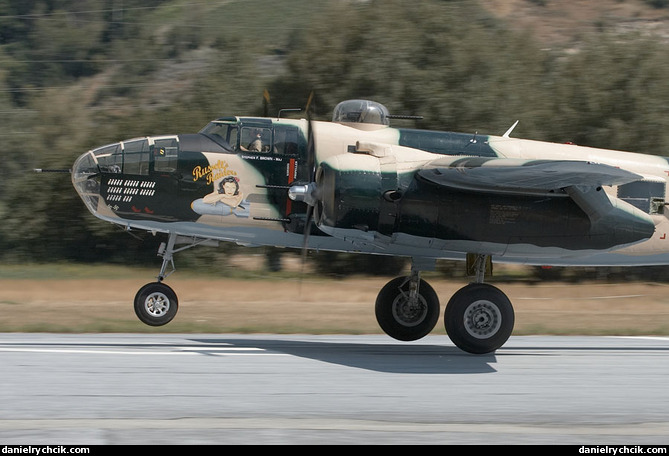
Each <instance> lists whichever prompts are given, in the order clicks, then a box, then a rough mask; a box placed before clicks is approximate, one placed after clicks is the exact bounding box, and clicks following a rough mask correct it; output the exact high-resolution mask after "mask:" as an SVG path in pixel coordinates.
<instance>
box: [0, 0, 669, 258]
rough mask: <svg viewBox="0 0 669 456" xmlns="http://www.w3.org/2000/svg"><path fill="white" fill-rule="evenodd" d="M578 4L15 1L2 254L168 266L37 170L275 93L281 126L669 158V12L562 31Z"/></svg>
mask: <svg viewBox="0 0 669 456" xmlns="http://www.w3.org/2000/svg"><path fill="white" fill-rule="evenodd" d="M565 3H568V4H571V3H573V4H574V5H576V6H583V4H584V3H592V2H557V1H551V0H542V1H537V0H508V1H504V0H498V1H490V2H479V1H476V0H469V1H468V0H459V1H456V0H453V1H445V0H418V1H415V2H410V3H409V2H403V1H400V0H383V1H379V0H367V1H361V0H337V1H329V0H280V1H276V2H267V1H263V0H243V1H242V0H237V1H235V0H227V1H208V2H204V1H198V0H193V1H180V0H172V1H166V0H149V1H147V0H143V1H140V0H78V1H74V0H22V1H19V0H0V62H2V64H1V65H0V123H1V124H2V130H1V131H0V144H1V146H2V147H1V153H2V160H0V173H2V179H1V180H0V217H1V218H2V220H3V223H2V224H0V256H2V258H3V260H4V261H26V260H30V261H35V260H39V261H56V260H76V261H96V260H100V259H103V260H105V261H113V262H120V263H122V262H126V263H133V264H137V263H140V262H143V261H150V262H152V264H154V262H155V248H156V243H157V242H158V241H159V240H155V239H152V238H151V237H148V238H147V239H146V240H144V241H142V240H137V239H135V238H133V237H130V236H128V235H126V234H122V233H120V232H119V230H118V228H116V227H114V226H111V225H109V224H107V223H104V222H101V221H98V220H97V219H95V218H94V217H92V216H90V214H88V212H87V211H86V209H85V208H84V205H83V204H82V203H81V201H80V200H79V198H78V196H77V195H76V193H75V192H74V190H73V189H72V187H71V184H70V181H69V179H68V178H63V176H62V175H61V176H59V175H46V174H33V173H32V169H33V168H69V167H71V165H72V162H73V161H74V159H75V158H76V157H78V156H79V155H80V154H81V153H83V152H84V151H85V150H87V149H90V148H92V147H95V146H99V145H102V144H105V143H109V142H113V141H118V140H121V139H125V138H130V137H134V136H140V135H157V134H164V133H185V132H195V131H197V130H199V129H200V128H201V127H202V126H203V125H204V124H206V122H207V121H209V120H210V119H212V118H215V117H219V116H223V115H233V114H240V115H241V114H243V115H259V114H261V113H262V103H261V101H262V93H263V90H264V89H268V90H269V91H270V93H271V96H272V98H271V106H270V109H271V113H272V114H275V113H276V112H277V111H278V109H280V108H293V107H299V106H303V105H304V103H305V100H306V99H307V97H308V95H309V93H310V92H311V91H313V92H314V93H315V104H314V106H315V115H316V116H317V117H318V118H322V119H328V118H329V116H330V112H331V110H332V108H333V107H334V105H335V104H336V103H338V102H339V101H341V100H343V99H348V98H370V99H375V100H377V101H379V102H381V103H383V104H385V105H386V106H388V107H389V109H390V110H391V111H392V112H394V113H401V114H417V115H421V116H424V119H423V120H422V121H417V122H415V123H414V121H411V122H409V121H402V122H404V124H402V125H403V126H409V127H417V128H431V129H441V130H454V131H478V132H480V133H483V134H501V133H503V132H504V131H505V130H506V129H507V128H508V127H509V126H510V125H511V124H512V123H513V122H514V121H515V120H517V119H519V120H520V124H519V126H518V127H517V129H516V130H515V132H514V134H515V135H516V136H519V137H525V138H530V139H538V140H547V141H556V142H565V141H572V142H575V143H578V144H582V145H588V146H595V147H605V148H613V149H622V150H630V151H639V152H645V153H651V154H658V155H667V156H669V115H668V113H669V83H667V73H669V52H667V51H668V50H669V49H668V48H667V46H669V43H668V40H667V36H669V35H666V34H665V31H666V23H667V20H666V17H667V16H669V9H667V8H668V5H666V4H665V2H662V1H650V0H649V1H645V0H611V2H610V5H609V6H611V8H612V9H609V10H608V11H609V12H608V13H606V12H605V11H604V10H602V11H603V12H602V13H601V14H600V15H594V14H593V15H592V18H591V19H588V18H586V16H585V15H584V14H582V15H581V16H580V20H579V21H578V24H575V25H574V27H573V28H569V26H568V25H562V26H561V27H562V28H560V27H558V26H557V25H556V24H560V20H561V19H562V18H563V17H564V16H565V14H567V13H566V12H564V11H560V9H559V8H560V6H559V5H564V4H565ZM597 3H599V2H597ZM602 3H606V2H602ZM611 11H616V12H617V14H618V16H616V15H615V14H613V15H612V13H611ZM591 13H592V12H591ZM623 16H624V17H623ZM588 17H589V16H588ZM524 24H525V25H524ZM527 24H532V26H529V25H527ZM629 24H636V25H635V26H629ZM556 29H557V30H560V33H558V34H557V35H555V33H556ZM555 36H560V37H561V39H559V40H558V39H556V38H555ZM551 37H552V38H551ZM398 125H399V124H398ZM233 248H234V247H230V246H225V247H221V249H219V250H218V253H221V252H225V251H226V249H233ZM208 255H216V252H212V253H208Z"/></svg>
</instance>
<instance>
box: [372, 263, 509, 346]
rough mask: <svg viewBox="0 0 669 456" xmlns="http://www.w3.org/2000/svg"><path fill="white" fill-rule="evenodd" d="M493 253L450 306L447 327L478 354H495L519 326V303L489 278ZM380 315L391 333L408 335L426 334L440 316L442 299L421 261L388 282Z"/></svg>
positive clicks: (380, 296) (456, 341)
mask: <svg viewBox="0 0 669 456" xmlns="http://www.w3.org/2000/svg"><path fill="white" fill-rule="evenodd" d="M487 260H488V258H487V257H486V256H483V255H477V256H476V257H475V261H474V264H473V266H474V269H475V273H476V279H475V281H474V282H473V283H470V284H469V285H467V286H465V287H463V288H461V289H460V290H458V291H457V292H456V293H455V294H454V295H453V296H452V297H451V299H450V301H449V302H448V304H447V305H446V310H445V311H444V326H445V328H446V333H447V334H448V336H449V337H450V339H451V341H452V342H453V343H454V344H455V345H456V346H457V347H459V348H460V349H462V350H464V351H466V352H469V353H475V354H483V353H490V352H493V351H495V350H497V349H498V348H499V347H501V346H502V345H504V343H505V342H506V341H507V339H508V338H509V336H511V332H512V331H513V324H514V312H513V306H512V305H511V302H510V301H509V298H507V297H506V295H505V294H504V293H502V292H501V291H500V290H499V289H498V288H496V287H494V286H492V285H489V284H486V283H483V278H484V274H485V268H486V263H487ZM375 311H376V319H377V321H378V323H379V326H381V329H383V330H384V331H385V332H386V334H388V335H389V336H391V337H393V338H395V339H398V340H402V341H411V340H417V339H420V338H422V337H424V336H426V335H427V334H429V333H430V331H432V329H433V328H434V326H435V325H436V323H437V320H438V319H439V299H438V297H437V295H436V293H435V291H434V289H433V288H432V287H431V286H430V285H429V284H428V283H427V282H425V281H424V280H422V279H421V278H420V271H419V268H418V267H417V266H415V263H414V264H412V267H411V275H410V276H408V277H398V278H396V279H393V280H391V281H390V282H388V283H387V284H386V285H385V286H384V287H383V288H382V289H381V291H380V292H379V294H378V296H377V298H376V307H375Z"/></svg>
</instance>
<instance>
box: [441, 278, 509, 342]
mask: <svg viewBox="0 0 669 456" xmlns="http://www.w3.org/2000/svg"><path fill="white" fill-rule="evenodd" d="M514 321H515V315H514V312H513V306H512V305H511V301H509V298H508V297H507V296H506V295H505V294H504V293H502V291H500V290H499V289H498V288H496V287H494V286H492V285H489V284H487V283H472V284H469V285H467V286H465V287H464V288H461V289H460V290H458V291H457V292H456V293H455V294H454V295H453V297H452V298H451V299H450V301H449V302H448V304H447V305H446V310H445V311H444V327H445V328H446V333H447V334H448V337H449V338H450V339H451V341H453V343H454V344H455V345H456V346H457V347H459V348H460V349H461V350H464V351H466V352H469V353H474V354H485V353H491V352H494V351H495V350H497V349H498V348H500V347H501V346H502V345H504V343H505V342H506V341H507V340H508V338H509V337H510V336H511V333H512V332H513V325H514Z"/></svg>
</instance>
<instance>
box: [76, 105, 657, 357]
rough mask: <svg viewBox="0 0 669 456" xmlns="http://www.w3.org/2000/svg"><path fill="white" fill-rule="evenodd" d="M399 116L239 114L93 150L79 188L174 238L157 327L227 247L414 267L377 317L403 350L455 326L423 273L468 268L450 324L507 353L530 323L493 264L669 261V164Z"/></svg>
mask: <svg viewBox="0 0 669 456" xmlns="http://www.w3.org/2000/svg"><path fill="white" fill-rule="evenodd" d="M393 117H394V116H392V115H390V113H389V112H388V110H387V109H386V108H385V107H384V106H383V105H381V104H379V103H376V102H373V101H368V100H348V101H344V102H342V103H340V104H339V105H337V107H336V108H335V109H334V113H333V117H332V121H331V122H324V121H313V120H309V119H288V118H280V117H277V118H271V117H223V118H219V119H217V120H214V121H212V122H210V123H209V124H208V125H206V126H205V127H204V128H203V129H202V130H201V131H200V132H199V133H196V134H180V135H165V136H149V137H141V138H135V139H129V140H125V141H120V142H117V143H114V144H109V145H105V146H102V147H99V148H96V149H93V150H90V151H88V152H86V153H84V154H83V155H81V156H80V157H79V158H78V159H77V160H76V162H75V163H74V166H73V169H72V182H73V185H74V187H75V189H76V190H77V192H78V193H79V195H80V196H81V198H82V200H83V201H84V203H85V205H86V207H87V208H88V209H89V210H90V212H91V213H92V214H93V215H95V216H96V217H99V218H100V219H102V220H106V221H108V222H111V223H115V224H118V225H121V226H122V227H124V228H126V229H128V230H146V231H148V232H151V233H154V234H158V233H162V234H164V235H166V242H164V243H163V244H162V245H161V249H160V251H159V254H160V255H161V257H162V266H161V268H160V272H159V275H158V280H157V281H156V282H151V283H148V284H147V285H145V286H144V287H142V288H141V289H140V290H139V291H138V292H137V295H136V297H135V303H134V308H135V312H136V314H137V316H138V317H139V319H140V320H141V321H143V322H144V323H146V324H149V325H153V326H159V325H164V324H166V323H168V322H169V321H171V320H172V319H173V318H174V316H175V314H176V312H177V307H178V299H177V296H176V294H175V292H174V291H173V290H172V289H171V288H170V287H169V286H167V285H166V284H165V283H164V279H165V278H166V277H167V276H168V275H169V274H170V273H171V272H172V271H173V268H174V263H173V255H174V254H175V253H177V252H178V251H180V250H183V249H186V248H189V247H192V246H195V245H202V244H204V245H209V244H212V243H213V244H215V243H217V242H218V241H227V242H234V243H237V244H240V245H246V246H279V247H287V248H296V249H302V248H305V247H306V248H308V249H317V250H324V251H339V252H356V253H364V254H377V255H392V256H402V257H407V258H410V259H411V272H410V274H409V275H408V276H406V277H398V278H396V279H393V280H391V281H390V282H389V283H388V284H387V285H385V286H384V287H383V288H382V289H381V290H380V292H379V294H378V297H377V300H376V304H375V312H376V317H377V321H378V323H379V325H380V327H381V328H382V329H383V330H384V331H385V332H386V333H387V334H388V335H390V336H391V337H393V338H395V339H399V340H403V341H410V340H417V339H419V338H421V337H424V336H425V335H427V334H428V333H430V332H431V331H432V329H433V328H434V326H435V325H436V323H437V322H438V320H439V316H440V312H441V311H440V302H439V298H438V296H437V295H436V293H435V291H434V290H433V288H432V287H431V286H430V285H429V284H428V283H427V282H425V280H423V279H421V277H420V273H421V271H425V270H430V269H431V268H433V267H434V265H435V263H436V261H437V260H438V259H457V260H463V261H464V262H466V264H467V266H468V268H470V269H471V271H472V276H473V277H474V279H473V281H472V283H470V284H469V285H467V286H465V287H464V288H462V289H460V290H459V291H457V292H456V293H455V294H454V295H453V296H452V297H451V298H450V300H449V301H448V303H447V305H446V307H445V311H444V325H445V328H446V332H447V334H448V336H449V337H450V338H451V340H452V341H453V343H454V344H455V345H457V346H458V347H460V348H461V349H462V350H464V351H467V352H470V353H478V354H481V353H489V352H492V351H494V350H496V349H498V348H499V347H501V346H502V345H503V344H504V343H505V342H506V341H507V339H508V338H509V336H510V335H511V333H512V330H513V325H514V311H513V307H512V304H511V302H510V301H509V299H508V298H507V297H506V295H505V294H504V293H503V292H502V291H500V290H499V289H498V288H496V287H494V286H492V285H490V284H487V283H485V275H486V273H489V271H490V268H491V264H492V262H509V263H523V264H536V265H560V266H566V265H594V266H597V265H657V264H667V263H669V240H668V239H667V232H669V222H668V220H667V216H666V214H665V213H664V207H665V201H666V186H667V185H666V184H667V176H668V175H669V160H668V159H667V158H663V157H660V156H653V155H644V154H636V153H631V152H622V151H613V150H604V149H596V148H589V147H581V146H577V145H573V144H557V143H547V142H540V141H532V140H524V139H516V138H512V137H511V132H512V130H513V127H511V128H510V129H509V130H508V131H507V132H506V133H504V134H503V135H501V136H488V135H480V134H466V133H453V132H443V131H428V130H418V129H408V128H393V127H391V126H390V120H391V119H392V118H393ZM514 126H515V125H514ZM170 268H171V269H170Z"/></svg>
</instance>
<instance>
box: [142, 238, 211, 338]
mask: <svg viewBox="0 0 669 456" xmlns="http://www.w3.org/2000/svg"><path fill="white" fill-rule="evenodd" d="M182 240H183V241H185V242H188V245H186V246H185V247H181V248H179V249H175V248H174V246H175V244H176V243H177V241H182ZM206 242H212V241H211V240H210V239H197V238H181V237H179V236H177V234H176V233H170V234H169V237H168V239H167V244H165V243H163V244H161V246H160V248H159V249H158V256H161V257H162V258H163V263H162V265H161V267H160V272H159V273H158V281H157V282H151V283H147V284H146V285H144V286H143V287H142V288H140V289H139V291H138V292H137V294H136V295H135V314H136V315H137V318H139V319H140V321H142V322H143V323H145V324H147V325H149V326H162V325H166V324H167V323H169V322H170V321H172V319H173V318H174V317H175V316H176V314H177V310H178V308H179V300H178V298H177V295H176V293H175V292H174V290H172V288H170V287H169V286H167V285H165V284H164V283H163V280H164V279H165V278H167V276H169V275H170V274H172V273H173V272H174V271H175V270H176V269H175V267H174V260H173V256H174V254H175V253H176V252H180V251H182V250H186V249H189V248H191V247H195V246H196V245H201V244H204V243H206ZM214 242H215V241H214ZM215 245H218V243H217V242H215ZM168 266H171V270H170V271H169V272H168V271H167V267H168Z"/></svg>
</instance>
